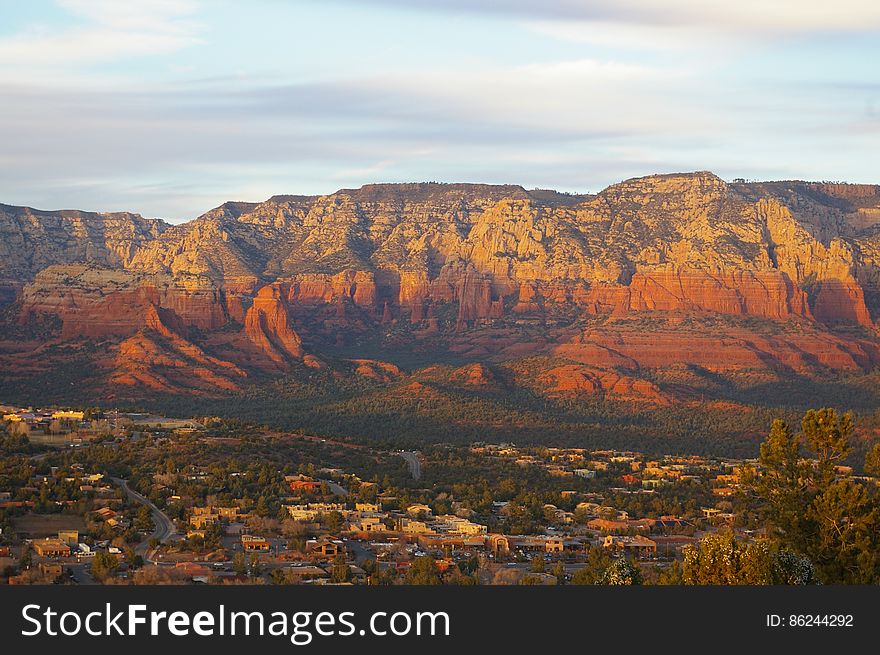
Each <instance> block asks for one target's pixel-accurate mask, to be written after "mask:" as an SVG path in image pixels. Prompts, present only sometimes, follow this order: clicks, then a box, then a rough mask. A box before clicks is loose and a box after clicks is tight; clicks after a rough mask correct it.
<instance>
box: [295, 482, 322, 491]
mask: <svg viewBox="0 0 880 655" xmlns="http://www.w3.org/2000/svg"><path fill="white" fill-rule="evenodd" d="M290 490H291V491H293V492H294V493H297V492H304V493H309V494H314V493H318V492H320V491H321V483H320V482H318V481H317V480H294V481H293V482H291V483H290Z"/></svg>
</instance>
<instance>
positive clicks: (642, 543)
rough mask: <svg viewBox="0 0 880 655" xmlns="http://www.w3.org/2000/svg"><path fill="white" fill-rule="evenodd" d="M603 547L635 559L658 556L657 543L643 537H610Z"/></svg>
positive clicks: (606, 538) (606, 539)
mask: <svg viewBox="0 0 880 655" xmlns="http://www.w3.org/2000/svg"><path fill="white" fill-rule="evenodd" d="M602 546H603V547H605V548H607V549H609V550H613V551H615V552H622V553H626V554H628V555H632V556H633V557H640V558H642V557H651V556H653V555H656V554H657V542H656V541H654V540H653V539H648V538H647V537H644V536H642V535H635V536H634V537H629V536H621V535H612V534H610V535H608V536H607V537H605V541H604V542H603V543H602Z"/></svg>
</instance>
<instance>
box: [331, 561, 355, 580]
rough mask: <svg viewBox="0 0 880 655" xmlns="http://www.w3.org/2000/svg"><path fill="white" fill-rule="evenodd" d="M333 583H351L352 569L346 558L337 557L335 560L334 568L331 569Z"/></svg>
mask: <svg viewBox="0 0 880 655" xmlns="http://www.w3.org/2000/svg"><path fill="white" fill-rule="evenodd" d="M330 581H331V582H337V583H340V582H349V581H351V567H350V566H349V565H348V564H347V563H346V561H345V557H343V556H342V555H337V556H336V557H335V558H334V559H333V566H332V567H331V569H330Z"/></svg>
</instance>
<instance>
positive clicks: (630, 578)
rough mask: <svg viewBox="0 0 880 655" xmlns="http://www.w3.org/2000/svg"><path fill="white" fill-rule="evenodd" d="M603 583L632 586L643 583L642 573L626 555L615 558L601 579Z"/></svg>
mask: <svg viewBox="0 0 880 655" xmlns="http://www.w3.org/2000/svg"><path fill="white" fill-rule="evenodd" d="M599 584H602V585H614V586H623V585H626V586H630V585H640V584H642V573H641V571H639V569H638V567H637V566H635V565H634V564H633V563H632V562H631V561H629V560H628V559H626V558H625V557H621V558H620V559H617V560H614V562H613V563H612V564H611V566H609V567H608V568H607V569H606V570H605V573H604V574H603V575H602V578H601V579H600V580H599Z"/></svg>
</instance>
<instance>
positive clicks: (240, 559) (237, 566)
mask: <svg viewBox="0 0 880 655" xmlns="http://www.w3.org/2000/svg"><path fill="white" fill-rule="evenodd" d="M232 570H233V571H235V572H236V573H237V574H238V575H244V574H246V573H247V560H245V558H244V553H236V554H235V555H234V556H233V558H232Z"/></svg>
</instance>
